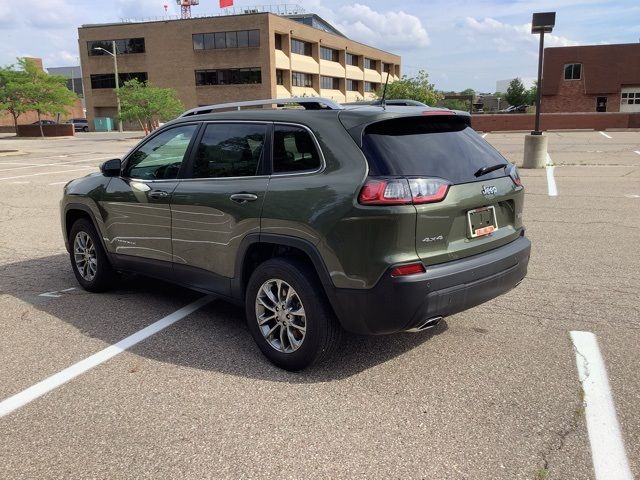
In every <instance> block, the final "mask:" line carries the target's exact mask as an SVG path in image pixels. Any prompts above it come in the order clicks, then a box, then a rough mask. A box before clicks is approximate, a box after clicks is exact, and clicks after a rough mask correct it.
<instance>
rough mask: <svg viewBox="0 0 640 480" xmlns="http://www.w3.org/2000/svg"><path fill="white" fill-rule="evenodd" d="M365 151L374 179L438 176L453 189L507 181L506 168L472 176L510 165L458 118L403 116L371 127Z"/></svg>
mask: <svg viewBox="0 0 640 480" xmlns="http://www.w3.org/2000/svg"><path fill="white" fill-rule="evenodd" d="M363 151H364V154H365V156H366V157H367V161H368V162H369V171H370V174H371V175H376V176H378V175H406V176H421V177H438V178H443V179H445V180H449V181H450V182H452V183H454V184H458V183H468V182H475V181H478V180H487V179H491V178H498V177H504V176H505V171H504V169H500V170H496V171H494V172H490V173H487V174H486V175H483V176H482V177H480V178H478V177H476V176H475V175H474V173H476V172H477V171H478V170H479V169H481V168H482V167H488V166H492V165H496V164H501V163H504V164H505V165H507V164H508V162H507V161H506V160H505V159H504V157H503V156H502V155H500V153H498V152H497V151H496V150H495V149H494V148H493V147H492V146H490V145H489V144H488V143H487V142H485V141H484V140H483V139H482V138H481V137H480V136H479V135H478V134H477V133H476V132H475V131H474V130H472V129H471V127H469V126H467V125H466V124H465V123H464V122H462V121H461V120H460V119H456V118H448V117H437V118H436V117H404V118H399V119H393V120H385V121H382V122H378V123H375V124H373V125H370V126H368V127H367V128H366V129H365V132H364V137H363Z"/></svg>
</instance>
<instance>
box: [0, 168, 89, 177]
mask: <svg viewBox="0 0 640 480" xmlns="http://www.w3.org/2000/svg"><path fill="white" fill-rule="evenodd" d="M87 168H92V169H94V170H95V168H96V167H89V166H86V167H82V168H72V169H69V170H58V171H57V172H41V173H31V174H29V175H18V176H15V177H4V178H0V181H2V180H13V179H14V178H26V177H37V176H39V175H54V174H56V173H67V172H77V171H80V170H86V169H87Z"/></svg>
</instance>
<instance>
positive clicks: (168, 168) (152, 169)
mask: <svg viewBox="0 0 640 480" xmlns="http://www.w3.org/2000/svg"><path fill="white" fill-rule="evenodd" d="M197 128H198V126H197V125H184V126H181V127H176V128H171V129H169V130H165V131H164V132H162V133H160V134H158V135H156V136H155V137H153V138H152V139H151V140H149V141H148V142H146V143H145V144H144V145H142V146H141V147H140V148H138V149H137V150H136V151H135V152H133V153H132V154H131V155H130V156H129V158H128V160H127V165H126V168H125V172H124V176H125V177H128V178H139V179H142V180H168V179H174V178H178V172H179V171H180V166H181V165H182V160H183V159H184V154H185V152H186V151H187V148H188V147H189V142H191V137H193V134H194V133H195V131H196V129H197Z"/></svg>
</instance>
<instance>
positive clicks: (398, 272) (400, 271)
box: [391, 263, 426, 277]
mask: <svg viewBox="0 0 640 480" xmlns="http://www.w3.org/2000/svg"><path fill="white" fill-rule="evenodd" d="M424 272H426V270H425V269H424V265H423V264H422V263H410V264H409V265H401V266H399V267H395V268H394V269H393V270H391V276H392V277H405V276H407V275H415V274H417V273H424Z"/></svg>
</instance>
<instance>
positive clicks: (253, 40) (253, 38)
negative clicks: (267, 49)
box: [249, 30, 260, 47]
mask: <svg viewBox="0 0 640 480" xmlns="http://www.w3.org/2000/svg"><path fill="white" fill-rule="evenodd" d="M249 46H250V47H259V46H260V30H249Z"/></svg>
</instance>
